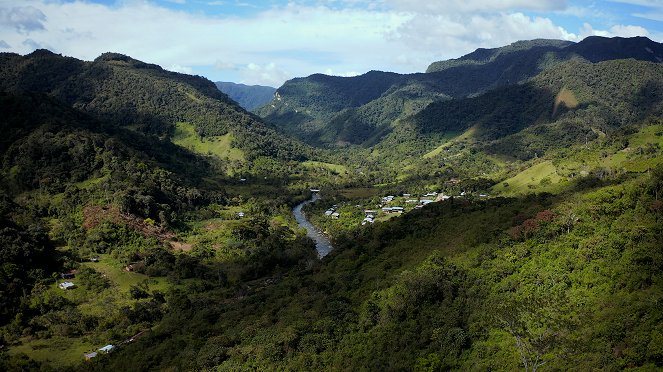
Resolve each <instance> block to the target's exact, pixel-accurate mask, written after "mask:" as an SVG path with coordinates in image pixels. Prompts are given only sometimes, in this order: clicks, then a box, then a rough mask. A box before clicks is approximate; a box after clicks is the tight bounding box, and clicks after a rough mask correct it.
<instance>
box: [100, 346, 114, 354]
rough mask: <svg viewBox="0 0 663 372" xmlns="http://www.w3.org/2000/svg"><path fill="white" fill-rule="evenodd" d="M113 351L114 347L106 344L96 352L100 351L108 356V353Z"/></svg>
mask: <svg viewBox="0 0 663 372" xmlns="http://www.w3.org/2000/svg"><path fill="white" fill-rule="evenodd" d="M113 349H115V346H113V345H111V344H108V345H106V346H104V347H101V348H99V350H98V351H100V352H102V353H105V354H108V353H110V352H111V351H113Z"/></svg>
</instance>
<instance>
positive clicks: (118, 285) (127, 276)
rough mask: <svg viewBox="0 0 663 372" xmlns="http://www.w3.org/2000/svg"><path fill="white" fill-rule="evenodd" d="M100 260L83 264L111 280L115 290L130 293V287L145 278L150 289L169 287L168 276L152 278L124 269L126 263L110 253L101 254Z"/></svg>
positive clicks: (160, 289)
mask: <svg viewBox="0 0 663 372" xmlns="http://www.w3.org/2000/svg"><path fill="white" fill-rule="evenodd" d="M99 257H100V259H99V262H86V263H83V264H82V265H83V266H88V267H91V268H93V269H95V270H97V271H99V272H100V273H102V274H105V275H106V278H108V280H110V281H111V283H112V287H114V290H115V291H120V292H123V293H128V292H129V288H130V287H131V286H133V285H136V284H138V283H140V282H143V281H145V280H147V281H148V284H149V287H150V290H152V291H154V290H157V291H165V290H166V289H167V288H168V282H167V280H166V278H150V277H148V276H147V275H144V274H140V273H135V272H128V271H125V270H124V264H123V263H121V262H119V261H117V260H115V259H113V258H111V257H110V256H108V255H101V256H99Z"/></svg>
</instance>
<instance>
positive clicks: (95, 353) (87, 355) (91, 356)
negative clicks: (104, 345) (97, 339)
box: [83, 351, 97, 360]
mask: <svg viewBox="0 0 663 372" xmlns="http://www.w3.org/2000/svg"><path fill="white" fill-rule="evenodd" d="M83 355H85V360H90V359H92V358H94V357H96V356H97V352H96V351H93V352H91V353H85V354H83Z"/></svg>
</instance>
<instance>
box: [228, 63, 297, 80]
mask: <svg viewBox="0 0 663 372" xmlns="http://www.w3.org/2000/svg"><path fill="white" fill-rule="evenodd" d="M239 70H240V71H239V73H240V76H242V82H243V83H245V84H258V85H267V86H280V85H281V84H282V83H283V81H285V80H287V79H289V78H290V77H291V74H290V73H289V72H288V71H286V70H283V69H281V68H279V67H278V66H277V65H276V63H274V62H270V63H267V64H266V65H259V64H257V63H249V64H248V65H246V66H243V67H241V68H240V69H239Z"/></svg>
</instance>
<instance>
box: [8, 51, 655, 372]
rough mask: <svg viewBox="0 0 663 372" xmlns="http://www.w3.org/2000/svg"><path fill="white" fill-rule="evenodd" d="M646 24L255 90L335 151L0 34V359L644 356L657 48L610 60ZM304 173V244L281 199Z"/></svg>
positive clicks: (115, 59) (340, 365) (110, 57)
mask: <svg viewBox="0 0 663 372" xmlns="http://www.w3.org/2000/svg"><path fill="white" fill-rule="evenodd" d="M604 43H607V44H606V45H604ZM650 44H651V48H650V49H651V51H652V52H651V53H649V52H647V54H653V55H655V56H656V55H658V54H657V53H659V50H660V48H659V45H658V44H655V45H654V44H652V42H650V41H648V40H647V39H641V38H635V39H616V40H608V41H606V40H605V39H602V38H591V39H588V40H587V41H585V42H582V43H578V44H569V43H566V42H558V41H542V40H537V41H532V42H524V43H516V44H513V45H511V46H508V47H505V48H499V49H496V50H477V51H476V52H474V53H472V54H471V55H468V56H466V57H463V58H461V59H459V60H454V61H448V62H447V63H444V64H436V65H435V69H436V72H431V73H427V74H417V75H414V76H411V75H398V74H391V73H382V72H370V73H368V74H366V75H363V76H361V77H358V78H335V77H326V76H323V75H315V76H313V77H310V78H304V79H297V80H295V81H292V82H290V83H288V84H286V85H285V86H284V87H283V88H281V89H280V90H279V95H278V96H277V98H276V101H275V102H273V104H274V106H275V107H273V108H271V109H270V107H271V106H269V105H268V106H266V107H265V108H263V110H266V111H264V112H267V113H268V114H269V115H273V118H276V119H278V120H284V122H285V121H287V124H288V125H289V128H290V129H288V130H290V131H293V132H294V131H300V132H301V135H302V138H305V139H307V140H309V141H310V143H312V144H315V145H320V146H325V147H327V146H328V147H331V149H313V148H311V147H308V146H307V145H303V144H301V143H300V142H298V141H297V140H293V139H290V138H288V137H287V136H285V135H283V134H280V133H278V132H277V131H276V130H275V129H274V128H272V127H270V126H269V125H265V124H263V122H262V121H261V120H260V119H259V118H258V117H255V116H253V115H251V114H249V113H247V112H246V111H244V110H242V109H241V108H238V107H237V106H236V105H235V104H234V103H233V102H231V101H230V100H229V99H228V98H227V97H226V96H225V95H223V94H221V93H220V92H218V91H217V90H216V88H215V87H214V85H213V84H212V83H211V82H209V81H206V80H204V79H202V78H198V77H189V76H186V75H181V74H176V73H170V72H166V71H164V70H162V69H161V68H159V67H158V66H154V65H149V64H146V63H143V62H140V61H136V60H133V59H131V58H129V57H126V56H123V55H118V54H112V53H109V54H105V55H103V56H101V57H99V58H98V59H97V60H95V61H94V62H82V61H77V60H74V59H71V58H64V57H61V56H57V55H54V54H52V53H50V52H47V51H37V52H35V53H33V54H31V55H28V56H25V57H21V56H17V55H13V54H0V67H2V68H1V69H0V75H2V77H3V79H2V80H0V81H1V83H0V87H1V88H2V92H0V112H2V113H3V120H2V121H0V129H1V130H2V132H3V133H5V134H6V135H5V136H3V137H2V138H0V370H9V371H13V370H50V369H55V370H71V369H73V370H94V371H106V370H434V371H438V370H518V369H526V370H533V369H540V370H544V369H545V370H569V369H571V370H595V369H596V370H621V369H638V370H656V369H660V368H663V350H662V349H661V346H660V345H661V343H662V340H663V327H662V326H661V324H663V312H662V311H661V307H660V306H659V305H660V302H661V301H662V300H663V287H662V283H663V281H662V277H661V273H663V255H662V253H661V249H660V248H661V246H663V240H662V238H661V237H662V236H663V225H662V224H661V220H662V218H663V201H661V198H662V197H663V147H662V146H663V88H662V86H661V84H660V82H661V81H663V69H662V68H661V66H660V65H658V64H656V63H651V62H647V61H637V60H633V59H630V60H625V59H619V60H614V61H613V60H611V61H605V60H607V59H617V58H622V57H624V56H631V57H635V58H636V59H646V58H645V57H647V56H646V55H643V54H642V53H643V52H642V50H644V47H645V46H647V45H650ZM615 46H620V47H619V48H613V47H615ZM556 51H558V52H559V53H560V54H559V55H557V56H555V55H554V54H555V53H557V52H556ZM543 52H545V53H544V54H541V53H543ZM549 52H552V53H553V54H549ZM590 52H591V53H590ZM542 55H544V56H547V57H542ZM579 56H585V57H586V58H584V59H585V60H582V59H580V58H579ZM562 57H563V58H562ZM567 57H568V58H567ZM590 57H591V58H590ZM542 58H543V59H542ZM649 58H650V57H649ZM516 62H517V63H516ZM595 62H598V63H595ZM504 69H507V70H509V73H504V71H505V70H504ZM462 71H471V72H472V74H470V73H468V74H461V73H460V72H462ZM534 71H536V76H534ZM496 73H499V74H501V75H500V76H503V77H501V78H496V77H495V76H493V75H492V74H496ZM451 75H453V76H454V78H453V79H448V80H445V81H444V83H442V82H440V80H439V79H441V77H444V76H451ZM445 79H446V78H445ZM504 79H507V80H504ZM509 79H513V80H512V81H511V82H513V83H515V82H518V83H519V84H511V82H509ZM492 88H497V89H492ZM490 89H492V90H490ZM463 90H464V91H463ZM483 90H486V92H484V91H483ZM463 92H464V93H463ZM468 94H472V96H471V97H466V95H468ZM279 98H280V101H279ZM277 102H278V105H281V106H278V105H277ZM272 109H274V110H272ZM261 112H263V111H262V110H261ZM264 112H263V113H264ZM314 138H317V140H315V141H318V142H315V141H314V140H313V139H314ZM312 188H315V189H320V190H321V191H320V192H319V196H320V199H319V200H318V201H316V202H315V203H310V204H307V205H306V207H305V208H304V212H305V213H306V216H307V218H308V219H309V221H311V222H312V223H313V224H314V225H316V226H317V227H318V228H319V229H320V230H322V231H323V232H324V233H325V234H326V235H327V236H328V237H329V238H330V239H331V241H332V243H333V245H334V249H333V251H332V252H331V253H330V254H329V255H327V256H325V257H324V258H322V259H319V258H318V257H317V254H316V251H315V249H314V243H313V241H312V240H311V239H309V238H308V237H306V235H305V232H304V231H303V229H301V228H299V227H298V226H297V224H296V221H295V220H294V217H293V215H292V213H291V208H292V207H293V206H295V205H297V204H298V203H300V202H302V201H304V200H308V199H309V198H311V191H310V189H312ZM396 206H398V207H403V210H402V211H400V209H397V210H395V211H394V210H393V209H392V210H389V209H384V210H383V208H387V207H392V208H393V207H396ZM331 212H336V213H337V214H336V215H333V214H332V213H331ZM367 215H371V217H367ZM69 283H73V287H72V286H71V285H70V284H69ZM108 344H111V345H114V346H115V348H114V350H113V351H112V352H111V353H109V354H107V355H106V354H103V353H100V354H99V355H98V356H97V357H95V358H92V360H90V361H87V362H84V353H87V352H92V351H95V350H98V349H99V348H101V347H102V346H104V345H108Z"/></svg>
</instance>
